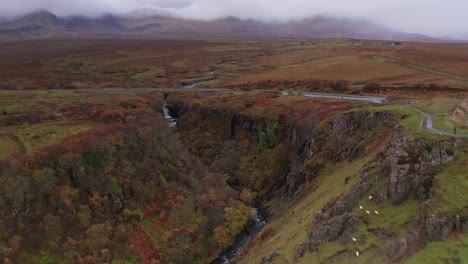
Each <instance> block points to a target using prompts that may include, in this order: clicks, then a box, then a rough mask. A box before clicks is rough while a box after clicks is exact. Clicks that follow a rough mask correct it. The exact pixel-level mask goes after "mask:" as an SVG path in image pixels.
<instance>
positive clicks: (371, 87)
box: [362, 82, 380, 93]
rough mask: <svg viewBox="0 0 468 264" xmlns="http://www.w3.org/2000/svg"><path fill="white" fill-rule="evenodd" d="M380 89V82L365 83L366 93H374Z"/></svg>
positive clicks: (363, 89) (364, 89)
mask: <svg viewBox="0 0 468 264" xmlns="http://www.w3.org/2000/svg"><path fill="white" fill-rule="evenodd" d="M379 89H380V84H378V83H374V82H370V83H366V85H364V87H363V88H362V91H363V92H365V93H373V92H376V91H377V90H379Z"/></svg>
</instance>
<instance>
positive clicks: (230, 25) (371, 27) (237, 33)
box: [0, 9, 450, 42]
mask: <svg viewBox="0 0 468 264" xmlns="http://www.w3.org/2000/svg"><path fill="white" fill-rule="evenodd" d="M253 36H261V37H297V38H356V39H378V40H395V41H421V42H444V41H450V40H442V39H438V38H433V37H429V36H426V35H423V34H413V33H403V32H398V31H393V30H391V29H388V28H386V27H384V26H380V25H378V24H375V23H372V22H369V21H366V20H355V19H347V18H335V17H329V16H315V17H309V18H305V19H301V20H295V21H289V22H262V21H257V20H252V19H249V20H243V19H239V18H237V17H226V18H222V19H217V20H209V21H205V20H195V19H185V18H180V17H176V16H174V15H173V14H172V13H170V12H165V10H152V9H139V10H135V11H133V12H130V13H128V14H121V15H118V14H110V13H109V14H105V15H102V16H100V17H95V18H91V17H86V16H68V17H60V16H56V15H55V14H53V13H52V12H50V11H47V10H40V11H37V12H34V13H30V14H27V15H24V16H22V17H18V18H14V19H10V20H2V19H0V39H44V38H45V39H47V38H89V37H94V38H109V37H110V38H136V37H139V38H193V37H200V38H203V37H253Z"/></svg>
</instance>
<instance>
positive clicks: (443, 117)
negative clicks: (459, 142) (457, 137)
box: [432, 113, 468, 134]
mask: <svg viewBox="0 0 468 264" xmlns="http://www.w3.org/2000/svg"><path fill="white" fill-rule="evenodd" d="M432 126H433V127H434V128H437V129H440V130H444V131H447V132H453V128H454V127H455V126H457V124H454V123H453V122H452V121H451V120H450V114H445V113H438V114H436V115H434V122H433V124H432ZM457 133H459V134H468V129H462V128H460V127H459V126H457Z"/></svg>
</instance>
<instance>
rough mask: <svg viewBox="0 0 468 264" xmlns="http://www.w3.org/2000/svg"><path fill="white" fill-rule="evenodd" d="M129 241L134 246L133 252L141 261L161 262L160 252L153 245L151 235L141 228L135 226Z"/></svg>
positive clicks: (146, 262)
mask: <svg viewBox="0 0 468 264" xmlns="http://www.w3.org/2000/svg"><path fill="white" fill-rule="evenodd" d="M131 243H132V244H133V246H134V250H135V254H136V255H137V257H138V259H139V260H140V261H141V262H142V263H144V264H159V263H161V253H160V252H159V249H158V248H157V247H156V246H155V245H153V243H152V241H151V237H150V236H149V235H148V234H147V233H146V232H145V231H144V230H143V228H141V227H138V228H135V231H134V232H133V236H132V238H131Z"/></svg>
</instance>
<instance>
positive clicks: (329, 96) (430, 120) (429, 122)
mask: <svg viewBox="0 0 468 264" xmlns="http://www.w3.org/2000/svg"><path fill="white" fill-rule="evenodd" d="M47 91H49V92H101V93H106V92H108V93H113V92H129V91H157V92H228V91H231V90H229V89H218V88H216V89H214V88H197V87H194V88H191V87H186V88H185V89H181V88H98V89H70V90H65V89H57V90H47ZM16 92H18V91H16ZM24 92H28V91H24ZM253 92H269V91H265V90H257V91H253ZM279 95H280V96H288V95H290V92H288V91H281V92H280V93H279ZM292 95H298V96H304V97H309V98H325V99H337V100H351V101H364V102H370V103H375V104H382V103H384V102H386V100H387V98H385V97H376V96H357V95H342V94H326V93H310V92H293V93H292ZM39 100H40V101H49V99H38V100H35V99H26V100H15V99H10V100H8V99H7V100H0V101H39ZM410 108H411V109H413V110H415V111H417V112H418V113H420V114H421V115H423V116H424V117H423V122H421V123H424V118H425V119H426V120H427V121H426V129H427V131H428V132H430V133H432V134H436V135H445V136H451V137H468V134H461V133H457V134H455V133H451V132H447V131H444V130H440V129H437V128H434V127H433V122H434V117H433V114H428V113H425V112H423V111H421V110H419V109H417V108H414V107H411V106H410Z"/></svg>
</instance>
